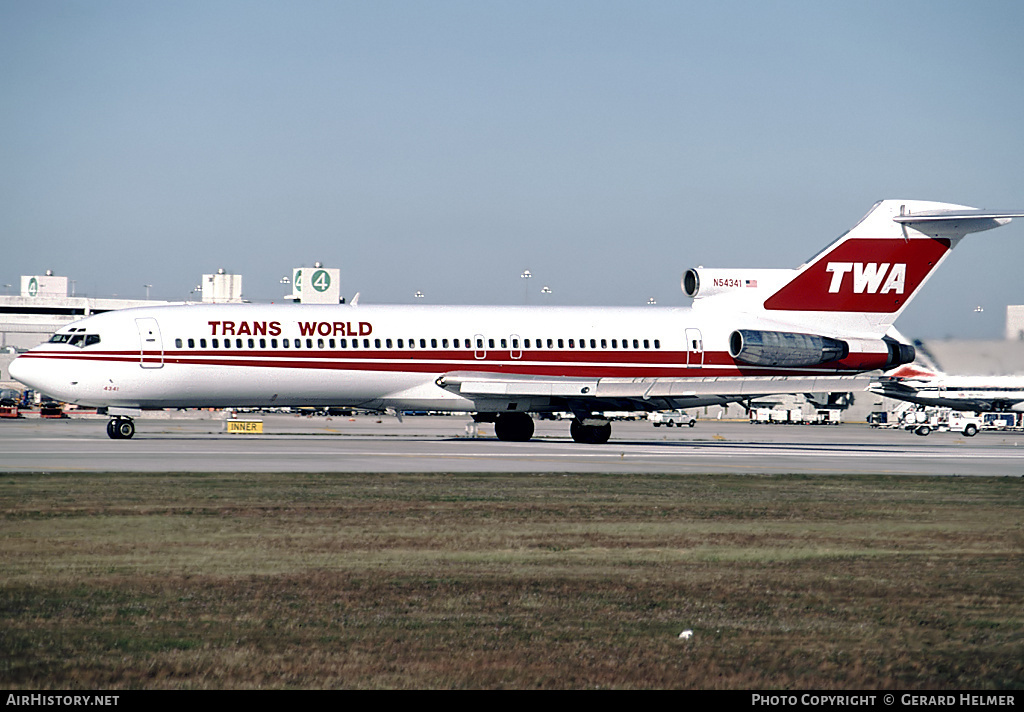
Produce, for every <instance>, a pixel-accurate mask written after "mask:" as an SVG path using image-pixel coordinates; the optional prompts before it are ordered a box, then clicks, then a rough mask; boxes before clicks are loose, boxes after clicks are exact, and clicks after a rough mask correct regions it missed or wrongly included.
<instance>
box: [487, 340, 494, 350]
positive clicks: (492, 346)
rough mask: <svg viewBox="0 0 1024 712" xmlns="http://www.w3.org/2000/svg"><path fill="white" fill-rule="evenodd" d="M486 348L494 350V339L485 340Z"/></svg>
mask: <svg viewBox="0 0 1024 712" xmlns="http://www.w3.org/2000/svg"><path fill="white" fill-rule="evenodd" d="M487 348H489V349H493V348H494V339H487Z"/></svg>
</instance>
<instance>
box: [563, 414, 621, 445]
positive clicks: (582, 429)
mask: <svg viewBox="0 0 1024 712" xmlns="http://www.w3.org/2000/svg"><path fill="white" fill-rule="evenodd" d="M569 435H571V436H572V439H573V441H574V442H578V443H586V444H588V445H604V444H605V443H606V442H608V438H610V437H611V436H612V424H611V423H609V422H605V423H604V425H584V424H583V421H582V420H580V419H579V418H573V419H572V423H571V424H570V425H569Z"/></svg>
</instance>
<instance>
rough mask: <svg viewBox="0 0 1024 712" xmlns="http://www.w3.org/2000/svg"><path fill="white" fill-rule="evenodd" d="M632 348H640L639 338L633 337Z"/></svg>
mask: <svg viewBox="0 0 1024 712" xmlns="http://www.w3.org/2000/svg"><path fill="white" fill-rule="evenodd" d="M633 348H634V349H638V348H640V341H639V339H633Z"/></svg>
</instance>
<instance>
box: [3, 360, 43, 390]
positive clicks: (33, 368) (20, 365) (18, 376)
mask: <svg viewBox="0 0 1024 712" xmlns="http://www.w3.org/2000/svg"><path fill="white" fill-rule="evenodd" d="M8 371H9V372H10V374H11V378H13V379H14V380H16V381H18V382H19V383H22V384H24V385H26V386H28V387H29V388H35V389H36V390H43V388H42V387H41V385H40V382H39V364H38V363H33V359H31V358H26V357H25V356H18V357H17V358H16V359H14V360H13V361H12V362H11V365H10V367H9V369H8Z"/></svg>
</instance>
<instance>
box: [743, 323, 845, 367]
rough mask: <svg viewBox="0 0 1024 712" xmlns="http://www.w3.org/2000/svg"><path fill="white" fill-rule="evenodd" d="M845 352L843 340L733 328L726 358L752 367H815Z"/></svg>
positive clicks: (839, 359)
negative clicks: (728, 357)
mask: <svg viewBox="0 0 1024 712" xmlns="http://www.w3.org/2000/svg"><path fill="white" fill-rule="evenodd" d="M849 353H850V347H849V346H848V345H847V344H846V342H845V341H840V340H839V339H830V338H829V337H827V336H815V335H814V334H788V333H786V332H783V331H753V330H750V329H737V330H736V331H734V332H732V334H730V335H729V355H730V356H732V357H733V358H734V359H736V360H737V361H739V362H741V363H748V364H750V365H752V366H817V365H818V364H822V363H828V362H829V361H841V360H843V359H844V358H846V357H847V356H848V355H849Z"/></svg>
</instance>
